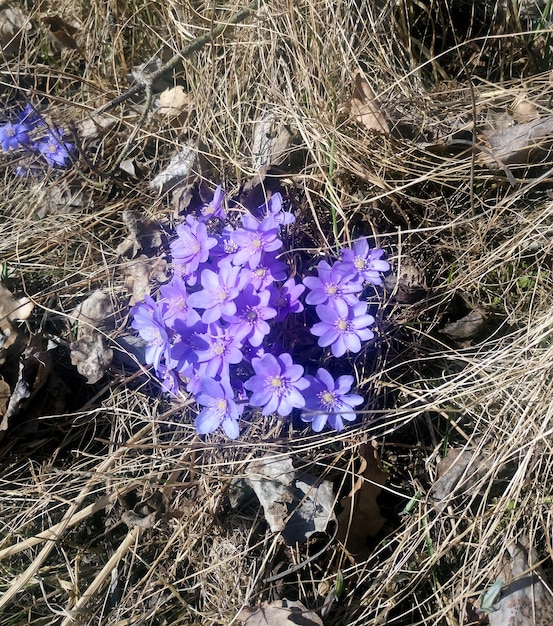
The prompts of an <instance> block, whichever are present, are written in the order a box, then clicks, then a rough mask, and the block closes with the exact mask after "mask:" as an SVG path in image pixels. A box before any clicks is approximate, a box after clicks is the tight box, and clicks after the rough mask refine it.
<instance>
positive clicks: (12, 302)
mask: <svg viewBox="0 0 553 626" xmlns="http://www.w3.org/2000/svg"><path fill="white" fill-rule="evenodd" d="M33 308H34V304H33V303H32V302H31V301H30V300H29V298H19V299H16V298H14V297H13V295H12V293H11V291H10V290H9V289H7V288H6V287H4V286H3V285H2V284H1V283H0V365H1V364H2V363H3V362H4V360H5V354H6V350H7V349H8V348H9V347H10V346H12V345H13V344H14V343H15V341H16V340H17V337H18V331H17V329H16V328H15V326H14V325H13V323H12V322H22V321H24V320H26V319H27V318H28V317H29V316H30V315H31V313H32V311H33Z"/></svg>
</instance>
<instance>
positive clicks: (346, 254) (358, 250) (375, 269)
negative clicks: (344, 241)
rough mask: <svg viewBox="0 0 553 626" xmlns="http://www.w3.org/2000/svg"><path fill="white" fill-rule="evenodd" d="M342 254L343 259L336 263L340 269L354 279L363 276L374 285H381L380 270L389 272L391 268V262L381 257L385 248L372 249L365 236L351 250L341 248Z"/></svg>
mask: <svg viewBox="0 0 553 626" xmlns="http://www.w3.org/2000/svg"><path fill="white" fill-rule="evenodd" d="M340 254H341V257H342V261H340V262H338V263H337V264H336V269H337V270H338V271H340V272H342V273H343V274H345V275H346V276H350V277H352V278H354V279H355V278H358V277H361V278H362V279H363V280H364V281H365V282H367V283H371V284H373V285H381V284H382V278H381V276H380V272H387V271H388V270H389V269H390V264H389V263H388V262H387V261H382V260H381V259H380V257H381V256H382V255H383V254H384V250H381V249H380V248H375V249H373V250H371V249H370V246H369V243H368V241H367V240H366V238H365V237H362V238H361V239H358V240H357V241H356V242H355V243H354V244H353V248H352V249H351V250H349V249H344V250H341V251H340Z"/></svg>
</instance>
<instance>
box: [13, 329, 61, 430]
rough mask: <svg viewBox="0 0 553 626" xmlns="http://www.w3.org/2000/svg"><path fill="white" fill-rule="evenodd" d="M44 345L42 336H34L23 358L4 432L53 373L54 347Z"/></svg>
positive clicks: (33, 428)
mask: <svg viewBox="0 0 553 626" xmlns="http://www.w3.org/2000/svg"><path fill="white" fill-rule="evenodd" d="M44 344H45V340H44V338H43V337H42V335H33V336H32V337H31V338H30V340H29V344H28V346H27V347H26V348H25V350H24V352H23V354H22V356H21V361H20V363H19V375H18V379H17V382H16V384H15V387H14V390H13V391H12V394H11V397H10V400H9V402H8V406H7V408H6V412H5V414H4V419H3V420H2V426H3V427H4V428H3V429H4V430H5V429H7V428H8V421H9V420H10V419H11V418H13V417H14V416H16V415H17V414H19V413H20V412H22V411H23V410H24V409H25V408H26V407H27V406H28V405H29V403H30V402H31V401H32V400H33V399H34V397H35V396H36V395H37V393H38V392H39V391H40V390H41V389H42V388H43V387H44V385H45V384H46V382H47V380H48V377H49V376H50V374H51V373H52V353H51V348H52V347H53V346H46V347H45V345H44ZM36 417H37V416H34V418H35V420H36ZM35 429H36V423H35V424H34V426H33V427H31V430H35Z"/></svg>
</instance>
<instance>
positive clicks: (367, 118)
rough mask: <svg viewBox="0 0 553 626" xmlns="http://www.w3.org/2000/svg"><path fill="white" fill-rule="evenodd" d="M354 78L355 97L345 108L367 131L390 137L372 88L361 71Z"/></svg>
mask: <svg viewBox="0 0 553 626" xmlns="http://www.w3.org/2000/svg"><path fill="white" fill-rule="evenodd" d="M353 77H354V78H353V81H354V87H353V95H352V97H351V99H350V100H348V101H347V102H345V103H344V105H343V107H344V108H345V109H346V111H348V113H349V114H350V115H352V116H353V117H355V119H356V121H357V122H359V123H360V124H361V125H363V126H364V127H365V128H366V129H367V130H370V131H374V132H377V133H381V134H385V135H389V134H390V127H389V126H388V122H387V121H386V118H385V117H384V116H383V115H382V112H381V110H380V107H379V105H378V100H377V97H376V94H375V93H374V91H373V89H372V87H371V86H370V85H369V83H368V81H367V79H366V78H365V77H364V75H363V73H362V72H361V70H356V71H355V72H354V75H353Z"/></svg>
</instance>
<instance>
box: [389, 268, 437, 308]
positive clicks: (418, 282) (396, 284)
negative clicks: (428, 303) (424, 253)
mask: <svg viewBox="0 0 553 626" xmlns="http://www.w3.org/2000/svg"><path fill="white" fill-rule="evenodd" d="M384 284H385V286H386V288H387V289H390V290H391V291H394V292H395V299H396V300H397V302H399V303H400V304H414V303H416V302H420V301H421V300H424V298H426V296H427V295H428V291H429V289H428V284H427V280H426V274H425V272H424V270H423V269H422V268H421V267H419V266H418V265H417V264H416V263H415V261H413V260H412V259H408V258H406V259H403V260H402V261H401V265H400V269H399V275H398V274H395V273H389V274H387V275H386V276H385V277H384Z"/></svg>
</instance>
